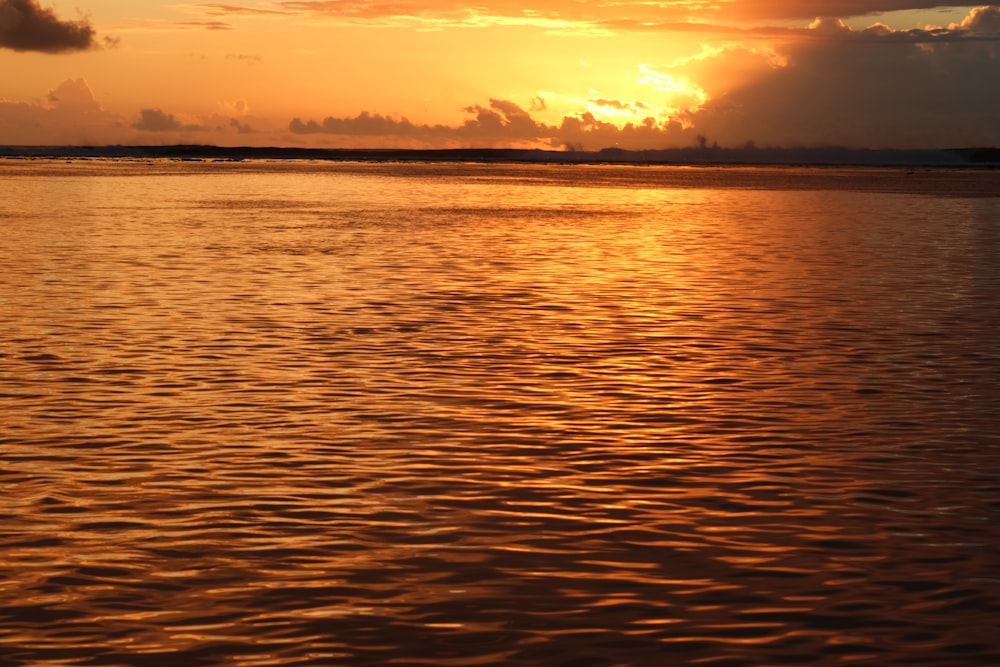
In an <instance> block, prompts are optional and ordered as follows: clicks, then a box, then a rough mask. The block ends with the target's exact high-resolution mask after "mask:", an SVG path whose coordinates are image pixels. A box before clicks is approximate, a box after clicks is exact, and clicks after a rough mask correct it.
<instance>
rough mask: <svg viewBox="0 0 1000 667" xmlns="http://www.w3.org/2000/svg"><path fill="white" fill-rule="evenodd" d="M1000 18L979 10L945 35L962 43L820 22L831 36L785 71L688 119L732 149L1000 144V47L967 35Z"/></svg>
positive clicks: (788, 55)
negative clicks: (753, 144)
mask: <svg viewBox="0 0 1000 667" xmlns="http://www.w3.org/2000/svg"><path fill="white" fill-rule="evenodd" d="M997 18H998V9H997V8H983V9H980V10H977V11H975V12H973V13H971V14H970V16H969V17H968V18H967V19H966V20H965V21H963V22H962V23H961V24H960V25H956V26H952V27H950V28H948V29H946V32H948V33H949V34H950V35H951V36H952V37H954V38H955V39H948V38H947V36H946V35H945V34H944V33H940V34H939V37H938V39H937V41H930V42H928V41H926V40H913V39H901V38H900V33H897V32H893V31H892V30H891V29H889V28H887V27H885V26H875V27H873V28H869V29H867V30H863V31H852V30H851V29H850V28H848V27H847V26H845V25H843V24H842V23H840V22H837V21H833V20H827V21H822V22H818V23H816V24H814V30H815V31H816V32H817V33H819V34H820V35H826V36H828V37H831V38H829V39H815V40H806V41H802V42H799V43H796V44H794V45H792V46H789V47H787V49H786V50H785V52H784V57H785V60H784V62H783V64H782V65H781V66H775V67H773V68H771V69H769V70H768V71H767V72H766V73H763V74H762V75H760V76H758V77H757V78H755V79H753V80H751V81H749V82H747V83H745V84H743V85H741V86H739V87H736V88H734V89H733V90H731V91H730V92H728V93H726V94H724V95H722V96H719V97H716V98H715V99H713V100H711V101H710V102H709V103H707V104H706V105H705V106H704V108H702V109H701V110H700V111H698V112H696V113H694V114H692V115H691V117H690V122H691V123H693V124H694V125H695V126H696V127H697V128H698V130H699V131H700V132H702V133H704V134H706V135H708V136H710V137H712V138H714V139H716V140H718V141H719V143H720V144H723V145H729V146H734V145H741V144H742V143H743V142H745V141H750V140H752V141H755V142H756V143H757V144H759V145H785V146H788V145H819V144H827V145H842V146H850V147H871V148H949V147H955V146H968V145H997V144H1000V122H998V121H997V118H998V116H997V111H996V110H997V109H1000V50H998V49H997V48H996V47H997V44H996V42H994V41H991V40H989V39H987V40H985V41H982V40H975V39H971V38H968V37H969V36H970V35H973V34H978V35H980V36H983V37H986V36H988V35H990V34H992V32H991V31H993V30H995V27H996V25H997V23H996V22H997ZM908 34H909V33H905V34H904V35H903V37H906V36H907V35H908ZM833 37H836V39H834V38H833ZM966 38H968V39H966ZM721 64H724V63H721Z"/></svg>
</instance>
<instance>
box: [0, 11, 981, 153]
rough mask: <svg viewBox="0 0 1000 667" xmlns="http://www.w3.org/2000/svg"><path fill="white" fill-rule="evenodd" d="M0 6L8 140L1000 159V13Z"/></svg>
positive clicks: (0, 102)
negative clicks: (693, 149)
mask: <svg viewBox="0 0 1000 667" xmlns="http://www.w3.org/2000/svg"><path fill="white" fill-rule="evenodd" d="M525 7H526V5H525V4H522V3H519V2H514V1H512V0H478V1H477V2H476V3H474V4H466V3H458V2H454V1H453V0H376V1H374V2H360V1H357V0H327V1H315V2H310V1H305V2H288V1H277V2H266V1H262V2H239V1H238V0H236V1H235V2H232V3H211V2H209V3H204V2H183V1H182V0H180V1H173V2H165V1H161V0H143V1H142V2H135V0H69V1H67V0H59V1H57V2H49V1H48V0H42V1H41V2H39V0H0V144H2V145H105V144H140V145H150V144H175V143H194V144H216V145H225V146H241V145H245V146H316V147H347V148H388V147H397V148H452V147H512V148H545V149H554V150H562V149H567V148H569V149H585V150H599V149H602V148H611V147H618V148H624V149H635V150H639V149H661V148H674V147H684V146H695V145H714V144H718V145H720V146H723V147H743V146H749V145H756V146H759V147H813V146H846V147H853V148H954V147H970V146H1000V4H992V5H982V4H979V5H962V6H953V5H950V4H946V3H940V2H935V1H934V0H822V1H821V0H598V1H597V2H580V1H578V0H548V1H546V2H541V3H535V4H532V5H530V7H531V8H530V9H527V8H525Z"/></svg>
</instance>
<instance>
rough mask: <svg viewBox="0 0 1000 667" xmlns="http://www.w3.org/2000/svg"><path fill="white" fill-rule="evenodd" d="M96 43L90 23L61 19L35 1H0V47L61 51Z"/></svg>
mask: <svg viewBox="0 0 1000 667" xmlns="http://www.w3.org/2000/svg"><path fill="white" fill-rule="evenodd" d="M96 46H97V43H96V34H95V32H94V29H93V28H92V27H91V25H90V23H89V22H88V21H86V20H84V19H81V20H79V21H63V20H61V19H59V18H58V17H57V16H56V15H55V12H53V11H52V10H51V9H45V8H43V7H40V6H39V5H38V3H37V2H36V0H0V48H6V49H11V50H14V51H40V52H42V53H65V52H69V51H85V50H87V49H92V48H95V47H96Z"/></svg>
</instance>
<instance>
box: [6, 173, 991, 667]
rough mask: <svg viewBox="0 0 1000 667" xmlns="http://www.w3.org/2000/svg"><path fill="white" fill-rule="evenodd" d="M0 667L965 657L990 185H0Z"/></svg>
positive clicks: (622, 180)
mask: <svg viewBox="0 0 1000 667" xmlns="http://www.w3.org/2000/svg"><path fill="white" fill-rule="evenodd" d="M0 233H2V234H3V242H2V244H0V315H2V323H3V326H2V328H0V665H2V666H3V667H8V666H14V665H18V666H19V665H81V666H83V665H88V666H91V665H92V666H101V667H111V666H145V665H171V666H173V665H231V666H241V667H242V666H245V667H251V666H261V665H428V666H429V665H435V666H437V665H454V666H458V665H463V666H464V665H494V664H501V665H502V664H510V665H539V666H541V665H545V666H550V665H551V666H557V665H561V666H565V667H587V666H594V667H598V666H605V665H607V666H610V665H623V666H645V665H650V666H653V665H657V666H658V665H713V666H717V667H718V666H722V665H725V666H746V667H761V666H764V665H846V664H861V665H931V666H935V667H940V666H946V665H974V664H995V663H1000V639H998V634H997V626H998V618H1000V523H998V519H1000V334H998V330H1000V172H996V171H993V172H989V171H977V172H973V171H969V172H963V171H949V170H940V171H920V170H918V171H915V172H911V173H907V172H906V171H903V170H891V169H857V170H852V169H822V168H811V169H794V168H766V169H764V168H709V167H705V168H672V167H640V166H583V165H562V166H546V165H489V164H487V165H475V164H410V165H406V164H361V163H358V164H348V163H321V162H315V163H313V162H296V161H289V162H265V161H250V162H224V163H223V162H216V163H210V162H171V161H165V160H153V161H140V160H125V161H112V160H72V161H69V162H66V163H63V162H59V161H52V160H6V161H0Z"/></svg>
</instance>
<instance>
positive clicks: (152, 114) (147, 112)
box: [132, 109, 207, 132]
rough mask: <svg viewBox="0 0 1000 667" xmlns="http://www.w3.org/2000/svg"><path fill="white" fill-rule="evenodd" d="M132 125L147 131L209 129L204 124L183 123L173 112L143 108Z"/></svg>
mask: <svg viewBox="0 0 1000 667" xmlns="http://www.w3.org/2000/svg"><path fill="white" fill-rule="evenodd" d="M132 127H134V128H135V129H137V130H143V131H145V132H180V131H189V132H191V131H193V132H200V131H204V130H206V129H207V128H205V127H204V126H202V125H195V124H185V123H182V122H180V121H179V120H177V118H175V117H174V115H173V114H172V113H164V112H163V111H161V110H160V109H143V110H142V111H140V112H139V118H138V119H137V120H136V121H135V122H133V123H132Z"/></svg>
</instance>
